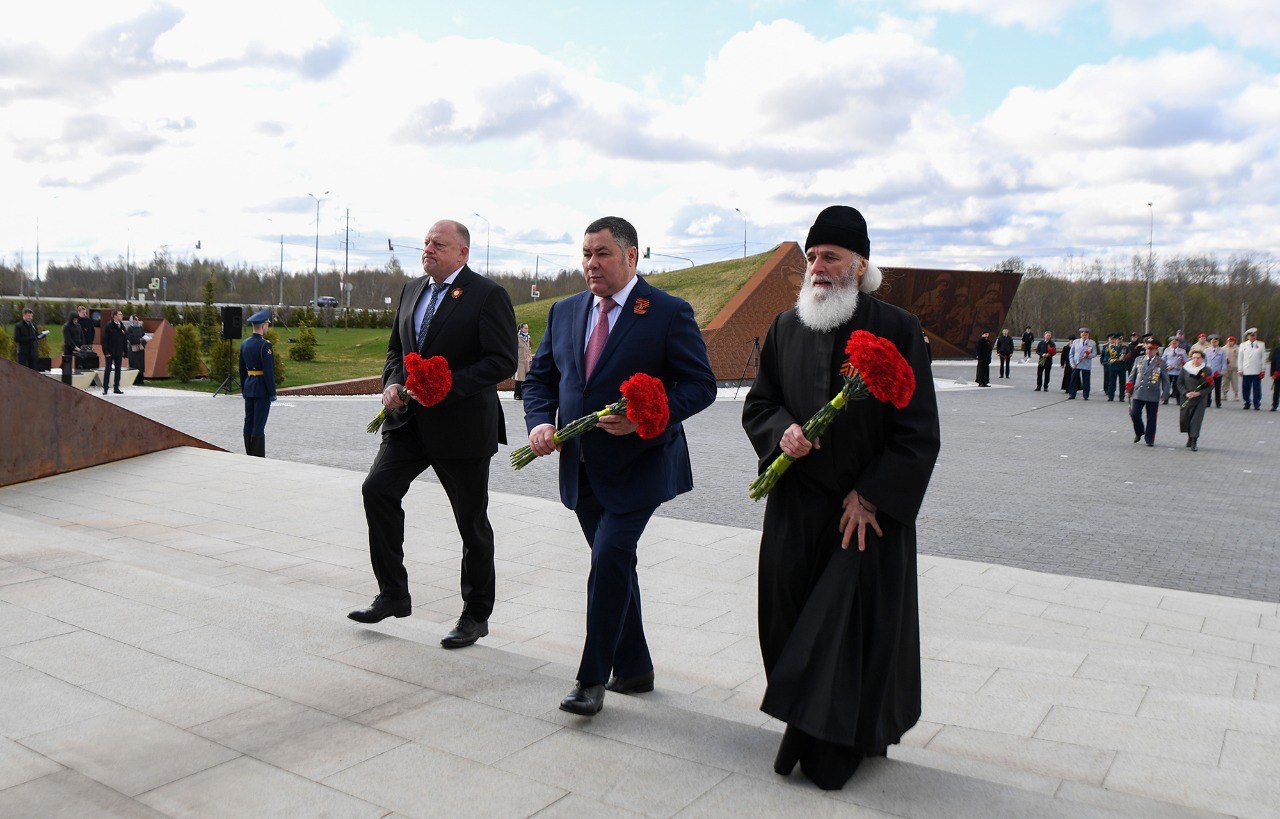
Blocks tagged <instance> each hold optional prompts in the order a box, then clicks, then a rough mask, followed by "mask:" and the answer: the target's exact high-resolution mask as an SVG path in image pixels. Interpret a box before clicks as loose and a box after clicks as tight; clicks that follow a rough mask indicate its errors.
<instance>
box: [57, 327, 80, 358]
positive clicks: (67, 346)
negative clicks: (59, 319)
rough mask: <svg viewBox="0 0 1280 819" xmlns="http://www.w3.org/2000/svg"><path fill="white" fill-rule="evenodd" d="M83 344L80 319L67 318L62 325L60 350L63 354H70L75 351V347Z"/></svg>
mask: <svg viewBox="0 0 1280 819" xmlns="http://www.w3.org/2000/svg"><path fill="white" fill-rule="evenodd" d="M83 345H84V331H83V330H82V329H80V321H79V320H78V319H68V320H67V323H66V324H64V325H62V352H63V353H64V354H65V355H71V354H72V353H74V352H75V351H76V348H77V347H81V346H83Z"/></svg>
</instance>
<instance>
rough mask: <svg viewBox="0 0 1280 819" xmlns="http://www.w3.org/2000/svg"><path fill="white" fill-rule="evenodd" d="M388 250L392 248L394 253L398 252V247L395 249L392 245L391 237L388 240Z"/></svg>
mask: <svg viewBox="0 0 1280 819" xmlns="http://www.w3.org/2000/svg"><path fill="white" fill-rule="evenodd" d="M387 250H390V251H391V252H392V253H395V252H396V249H395V248H394V247H392V246H391V240H390V239H388V240H387Z"/></svg>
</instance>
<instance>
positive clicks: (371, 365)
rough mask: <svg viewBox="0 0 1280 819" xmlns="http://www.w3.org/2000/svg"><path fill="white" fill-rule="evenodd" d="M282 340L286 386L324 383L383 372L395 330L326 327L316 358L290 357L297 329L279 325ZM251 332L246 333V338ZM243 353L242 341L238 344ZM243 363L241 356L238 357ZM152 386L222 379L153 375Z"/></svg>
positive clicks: (202, 385) (209, 387)
mask: <svg viewBox="0 0 1280 819" xmlns="http://www.w3.org/2000/svg"><path fill="white" fill-rule="evenodd" d="M274 329H275V331H276V333H277V334H279V336H280V343H279V344H277V345H276V346H275V355H276V360H277V361H282V362H284V366H285V380H284V384H282V385H281V386H282V387H300V386H303V385H306V384H322V383H324V382H326V381H343V380H346V379H348V378H365V377H368V376H372V375H381V374H382V365H383V363H384V362H385V361H386V358H387V340H388V339H389V338H390V337H391V331H390V330H387V329H378V330H354V329H352V330H344V329H342V328H327V329H326V328H324V327H321V328H319V329H317V330H316V341H318V342H319V346H317V347H316V357H315V360H314V361H294V360H293V359H291V358H289V347H290V346H292V345H290V344H289V337H290V336H293V337H295V338H296V337H297V333H298V331H297V329H296V328H289V327H276V328H274ZM247 337H248V336H247V335H246V338H247ZM235 346H236V354H237V356H238V355H239V349H240V345H239V344H238V343H237V344H236V345H235ZM236 361H237V366H239V364H238V362H239V359H238V358H237V359H236ZM147 385H148V386H156V387H173V388H174V389H180V390H195V391H197V392H213V391H214V390H216V389H217V388H218V382H214V381H209V380H208V379H204V380H196V381H189V382H187V383H186V384H183V383H181V382H179V381H178V380H177V379H176V378H165V379H153V380H150V381H148V382H147Z"/></svg>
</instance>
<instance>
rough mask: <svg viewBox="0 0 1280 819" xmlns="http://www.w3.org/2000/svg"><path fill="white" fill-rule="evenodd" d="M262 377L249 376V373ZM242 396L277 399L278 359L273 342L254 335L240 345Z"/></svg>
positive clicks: (257, 334) (259, 335)
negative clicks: (256, 372)
mask: <svg viewBox="0 0 1280 819" xmlns="http://www.w3.org/2000/svg"><path fill="white" fill-rule="evenodd" d="M250 370H254V371H261V373H262V375H249V371H250ZM240 394H241V395H242V396H244V397H245V398H275V397H276V357H275V353H274V352H273V350H272V347H271V342H270V341H267V339H266V338H265V337H263V335H262V334H261V333H254V334H253V335H251V336H249V337H248V338H246V339H245V340H244V343H243V344H241V345H240Z"/></svg>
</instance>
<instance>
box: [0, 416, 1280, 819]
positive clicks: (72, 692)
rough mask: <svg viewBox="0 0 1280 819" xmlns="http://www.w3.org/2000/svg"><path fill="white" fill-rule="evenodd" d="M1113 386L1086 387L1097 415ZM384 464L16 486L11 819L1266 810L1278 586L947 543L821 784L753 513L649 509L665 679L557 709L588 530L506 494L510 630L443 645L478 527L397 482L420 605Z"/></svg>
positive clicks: (1273, 740)
mask: <svg viewBox="0 0 1280 819" xmlns="http://www.w3.org/2000/svg"><path fill="white" fill-rule="evenodd" d="M1090 403H1092V402H1090ZM360 480H361V477H360V475H359V474H358V473H353V472H352V471H350V470H343V469H335V468H330V467H323V466H316V465H310V464H300V463H295V462H290V461H283V460H277V459H266V460H260V459H250V458H247V457H245V456H243V455H240V454H227V453H216V452H208V451H203V450H195V449H177V450H169V451H165V452H160V453H155V454H152V455H147V456H144V457H140V458H133V459H129V460H125V461H120V462H116V463H111V464H105V465H102V466H99V467H94V468H92V469H87V470H82V471H79V472H74V473H69V474H66V475H60V476H55V477H52V478H47V479H44V480H40V481H31V482H27V483H24V484H19V485H16V486H11V487H6V488H3V489H0V622H4V623H5V628H4V629H3V630H0V692H3V695H4V696H2V697H0V815H4V816H11V815H12V816H26V815H75V816H80V815H116V816H152V815H164V816H194V815H199V816H244V815H282V816H294V815H296V816H312V815H320V814H324V815H336V816H347V815H350V816H385V815H388V814H390V813H395V814H396V815H404V816H436V815H457V814H458V813H462V812H464V811H465V812H467V813H473V814H477V815H501V816H508V815H509V816H529V815H534V814H537V815H540V816H565V815H568V816H580V815H592V816H594V815H605V814H607V815H615V814H616V815H627V814H628V813H635V814H644V815H652V816H675V815H680V816H728V815H732V816H777V815H797V816H801V815H803V816H810V815H818V816H823V815H868V816H885V815H888V816H911V817H916V816H920V817H931V816H939V817H940V816H945V817H964V816H974V817H978V816H982V817H986V816H993V815H995V816H1115V815H1123V816H1161V817H1163V816H1203V815H1222V814H1227V815H1237V816H1248V817H1254V816H1257V817H1262V816H1275V815H1276V806H1277V805H1280V780H1277V778H1276V776H1275V771H1276V770H1278V769H1280V605H1277V603H1276V602H1274V601H1271V602H1262V601H1255V600H1246V599H1238V598H1234V597H1226V596H1212V595H1204V594H1199V593H1194V592H1187V591H1178V590H1168V589H1160V588H1152V587H1143V586H1135V585H1127V584H1121V583H1114V582H1108V581H1102V580H1094V579H1087V578H1077V577H1070V576H1063V575H1056V574H1049V573H1042V572H1034V571H1029V570H1026V569H1020V568H1014V567H1008V566H1000V565H994V564H989V563H981V562H976V561H968V560H957V559H954V558H949V557H941V556H930V555H924V556H922V557H921V560H920V578H919V582H920V601H921V631H922V654H923V672H924V713H923V716H922V719H921V722H920V723H919V724H918V725H917V727H916V728H915V729H913V730H912V731H911V732H910V733H909V734H908V735H907V737H906V738H905V739H904V742H903V744H902V745H900V746H895V747H894V748H892V749H891V752H890V756H889V758H888V759H884V760H871V761H869V762H868V763H866V764H865V765H864V767H863V768H862V769H861V770H860V771H859V773H858V774H857V776H856V777H855V779H854V780H853V782H851V784H850V786H848V787H846V788H845V790H843V791H840V792H836V793H824V792H821V791H818V790H817V789H816V788H814V787H812V786H811V785H809V784H807V783H806V782H805V781H804V780H803V779H801V778H800V777H799V776H793V777H790V778H785V779H784V778H781V777H778V776H777V775H775V774H774V773H773V772H772V770H771V761H772V756H773V753H774V751H775V749H776V744H777V742H778V738H779V734H778V731H779V728H780V726H779V725H778V724H776V723H775V722H773V721H772V720H770V719H768V718H767V717H765V716H764V715H762V714H761V713H760V712H759V711H758V710H756V709H757V706H758V703H759V700H760V695H761V692H762V691H763V678H762V674H761V671H760V667H759V656H758V653H757V648H756V638H755V626H754V611H755V597H754V594H755V575H754V567H755V548H756V540H757V537H758V534H757V532H756V531H755V530H753V529H750V528H735V527H729V526H722V525H719V524H710V523H701V522H694V521H686V520H680V519H676V518H672V517H660V518H655V519H654V521H653V523H652V524H651V526H650V527H649V529H648V531H647V532H646V535H645V538H644V540H643V541H642V543H641V547H640V550H639V556H640V560H641V569H640V571H641V584H642V587H643V589H644V594H645V596H646V618H647V620H648V621H649V628H648V631H649V637H650V642H651V644H652V647H653V651H654V658H655V666H656V672H657V678H658V690H657V691H655V692H654V693H653V694H649V695H643V696H637V697H620V696H613V695H610V696H609V698H608V699H607V701H606V705H605V710H604V711H603V712H602V713H601V714H600V715H598V716H597V717H595V718H594V719H590V720H584V719H581V718H576V717H572V716H570V715H567V714H564V713H563V712H560V711H559V710H557V709H556V707H555V706H556V703H557V702H558V701H559V698H560V697H561V696H562V695H563V694H564V693H565V692H566V691H567V690H568V688H569V686H570V685H571V681H572V676H573V670H574V667H575V665H576V661H577V655H578V652H579V650H580V647H581V641H582V624H583V619H584V618H583V606H584V599H583V598H584V595H583V588H584V586H585V578H586V571H587V561H586V550H585V548H584V547H583V545H582V543H581V535H580V534H579V533H578V532H577V525H576V521H575V520H574V519H573V517H572V514H571V513H569V512H567V511H566V510H564V509H563V508H562V507H561V506H560V505H559V504H558V503H557V502H555V501H549V500H544V499H540V498H532V497H528V496H521V495H514V494H509V493H494V496H493V512H494V515H493V517H494V525H495V529H496V531H497V534H498V540H499V544H500V548H499V559H498V567H497V568H498V577H499V585H498V593H499V603H498V605H497V607H496V608H495V611H494V616H493V618H492V620H491V629H492V633H491V635H490V636H489V637H488V638H486V639H484V640H483V641H482V642H481V644H479V645H477V646H475V647H472V648H469V649H464V650H461V651H453V652H450V651H446V650H444V649H441V648H440V647H439V645H438V641H439V638H440V637H441V636H442V635H443V634H444V633H445V632H446V631H447V630H448V629H449V628H450V626H451V623H452V622H453V620H454V618H455V617H456V616H457V613H458V611H459V608H460V602H459V600H458V592H457V564H458V560H459V555H458V549H459V541H458V537H457V534H456V532H455V531H453V526H452V522H451V515H450V514H449V512H448V505H447V500H446V499H445V498H444V495H443V492H442V491H441V490H440V488H439V487H438V486H437V485H435V484H432V483H429V482H424V483H422V484H421V485H420V486H418V487H415V489H414V490H413V491H412V492H411V493H410V495H409V497H408V498H407V500H406V503H407V513H408V532H407V543H408V548H407V554H408V564H407V565H408V569H409V573H410V580H411V587H412V590H413V594H414V615H413V616H412V617H410V618H407V619H397V620H389V621H387V622H385V623H382V624H379V625H377V626H372V627H366V626H360V625H357V624H354V623H351V622H350V621H348V620H346V619H345V617H344V616H343V614H344V613H345V612H346V611H347V610H349V609H350V608H353V607H355V606H358V605H363V604H364V603H366V602H367V601H368V600H369V598H370V596H371V595H372V592H373V582H372V578H371V576H370V573H369V569H368V564H367V553H366V548H365V546H364V521H363V514H362V512H361V508H360V499H359V498H360V496H359V491H358V489H359V483H360Z"/></svg>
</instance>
